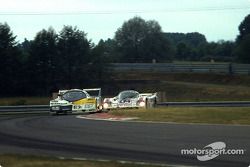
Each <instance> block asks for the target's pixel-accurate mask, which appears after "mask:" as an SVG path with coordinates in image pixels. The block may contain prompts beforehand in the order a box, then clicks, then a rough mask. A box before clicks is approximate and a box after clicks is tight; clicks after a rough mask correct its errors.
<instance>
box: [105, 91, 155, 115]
mask: <svg viewBox="0 0 250 167" xmlns="http://www.w3.org/2000/svg"><path fill="white" fill-rule="evenodd" d="M156 103H157V95H156V93H138V92H137V91H134V90H125V91H122V92H120V93H119V94H118V96H115V97H113V98H105V99H104V100H103V109H105V110H109V109H114V108H148V107H154V106H155V105H156Z"/></svg>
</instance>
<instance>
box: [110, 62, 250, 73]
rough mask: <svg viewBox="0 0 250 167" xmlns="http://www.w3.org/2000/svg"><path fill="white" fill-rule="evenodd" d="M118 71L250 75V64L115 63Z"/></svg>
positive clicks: (114, 66)
mask: <svg viewBox="0 0 250 167" xmlns="http://www.w3.org/2000/svg"><path fill="white" fill-rule="evenodd" d="M111 66H112V68H113V70H114V71H116V72H129V71H143V72H165V73H186V72H190V73H219V74H220V73H221V74H230V75H231V74H234V75H250V64H232V63H207V64H205V63H204V64H202V63H194V64H193V63H113V64H112V65H111Z"/></svg>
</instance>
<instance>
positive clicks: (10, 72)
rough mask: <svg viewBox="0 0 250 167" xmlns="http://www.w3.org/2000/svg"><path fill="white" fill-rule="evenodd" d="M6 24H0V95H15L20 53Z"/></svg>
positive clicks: (14, 37)
mask: <svg viewBox="0 0 250 167" xmlns="http://www.w3.org/2000/svg"><path fill="white" fill-rule="evenodd" d="M15 39H16V36H14V35H13V33H12V31H11V30H10V27H9V25H8V24H7V23H4V24H2V23H0V64H1V65H0V78H1V82H0V94H1V95H3V94H7V95H9V94H15V92H16V91H17V87H18V83H17V82H18V79H19V74H20V70H19V68H20V51H19V50H18V48H17V42H16V41H15Z"/></svg>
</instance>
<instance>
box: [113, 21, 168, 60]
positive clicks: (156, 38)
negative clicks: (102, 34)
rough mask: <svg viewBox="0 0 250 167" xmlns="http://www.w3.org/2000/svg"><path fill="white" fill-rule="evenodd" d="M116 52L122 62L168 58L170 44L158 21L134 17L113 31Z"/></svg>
mask: <svg viewBox="0 0 250 167" xmlns="http://www.w3.org/2000/svg"><path fill="white" fill-rule="evenodd" d="M115 42H116V48H117V51H118V52H117V53H119V54H120V55H118V56H120V58H121V61H122V62H151V61H152V59H156V60H157V61H166V60H170V59H171V58H170V54H169V53H170V46H169V42H168V40H167V39H166V38H165V37H164V36H163V34H162V30H161V27H160V25H159V24H158V22H156V21H153V20H151V21H145V20H143V19H142V18H140V17H134V18H132V19H130V20H128V21H126V22H124V23H123V25H122V27H121V28H119V29H118V30H117V31H116V33H115Z"/></svg>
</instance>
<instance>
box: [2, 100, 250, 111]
mask: <svg viewBox="0 0 250 167" xmlns="http://www.w3.org/2000/svg"><path fill="white" fill-rule="evenodd" d="M157 105H158V106H182V107H250V101H233V102H230V101H223V102H161V103H158V104H157ZM48 112H49V105H24V106H0V114H1V113H48Z"/></svg>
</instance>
